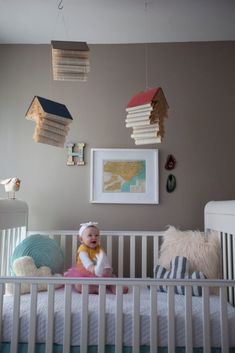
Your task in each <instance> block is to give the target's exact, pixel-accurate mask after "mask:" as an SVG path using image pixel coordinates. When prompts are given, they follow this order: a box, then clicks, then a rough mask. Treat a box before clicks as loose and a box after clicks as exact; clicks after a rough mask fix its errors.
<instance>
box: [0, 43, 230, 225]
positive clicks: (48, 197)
mask: <svg viewBox="0 0 235 353" xmlns="http://www.w3.org/2000/svg"><path fill="white" fill-rule="evenodd" d="M90 48H91V72H90V75H89V79H88V82H87V83H82V82H56V81H53V80H52V77H51V56H50V55H51V53H50V47H49V46H47V45H0V162H1V163H0V178H4V177H12V176H17V177H19V178H20V179H21V180H22V185H21V190H20V191H19V192H18V194H17V197H18V198H20V199H24V200H26V201H27V202H28V204H29V208H30V215H29V224H30V228H31V229H47V228H53V229H56V228H57V229H74V228H77V227H78V225H79V223H80V222H82V221H86V220H90V219H91V220H96V221H98V222H99V223H100V227H101V228H102V229H129V230H135V229H148V230H155V229H156V230H160V229H164V227H165V226H166V225H168V224H172V225H175V226H178V227H181V228H182V229H186V228H191V229H195V228H199V229H202V228H203V208H204V205H205V203H206V202H207V201H209V200H225V199H234V198H235V163H234V155H235V138H234V130H235V118H234V112H235V70H234V65H235V42H211V43H174V44H151V45H150V44H149V45H148V66H147V68H148V72H149V80H148V81H149V82H148V85H149V86H150V87H155V86H159V85H160V86H161V87H162V88H163V90H164V92H165V95H166V98H167V100H168V103H169V106H170V110H169V119H168V120H167V122H166V136H165V139H164V141H163V143H161V144H160V145H158V148H159V156H160V168H159V174H160V203H159V205H126V204H125V205H115V204H114V205H110V204H90V203H89V184H90V182H89V177H90V149H91V148H95V147H97V148H98V147H104V148H136V147H135V145H134V143H133V141H132V139H131V138H130V132H131V130H130V129H126V128H125V123H124V120H125V106H126V104H127V102H128V100H129V99H130V98H131V96H132V95H133V94H134V93H136V92H138V91H140V90H143V89H145V78H146V77H145V61H144V58H145V46H144V45H91V46H90ZM34 95H40V96H42V97H45V98H48V99H52V100H55V101H58V102H61V103H65V104H66V105H67V107H68V109H69V111H70V112H71V114H72V116H73V118H74V122H73V124H72V125H71V130H70V133H69V140H70V141H74V142H77V141H83V142H85V143H86V149H85V161H86V165H85V166H84V167H68V166H66V150H65V149H60V148H55V147H51V146H48V145H43V144H36V143H34V142H33V140H32V135H33V130H34V123H33V122H30V121H27V120H26V119H25V118H24V116H25V112H26V110H27V108H28V106H29V104H30V102H31V100H32V98H33V96H34ZM140 147H141V148H155V146H154V145H148V146H145V147H144V146H140ZM169 153H172V154H173V155H174V156H175V157H176V159H177V167H176V169H175V171H174V174H175V176H176V178H177V188H176V190H175V192H173V193H172V194H168V193H167V192H166V188H165V185H166V179H167V175H168V174H169V173H168V172H167V171H166V170H165V169H164V164H165V161H166V157H167V155H168V154H169ZM0 197H5V195H4V192H3V188H1V189H0Z"/></svg>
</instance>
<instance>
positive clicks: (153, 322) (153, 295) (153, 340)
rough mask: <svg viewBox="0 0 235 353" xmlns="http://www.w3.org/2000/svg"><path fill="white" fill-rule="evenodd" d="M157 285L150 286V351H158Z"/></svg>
mask: <svg viewBox="0 0 235 353" xmlns="http://www.w3.org/2000/svg"><path fill="white" fill-rule="evenodd" d="M157 331H158V329H157V286H151V287H150V353H157V352H158V349H157V346H158V345H157Z"/></svg>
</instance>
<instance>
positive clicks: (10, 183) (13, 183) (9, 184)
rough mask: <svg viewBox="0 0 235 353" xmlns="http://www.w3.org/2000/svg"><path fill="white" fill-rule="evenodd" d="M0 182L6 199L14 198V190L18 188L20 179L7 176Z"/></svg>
mask: <svg viewBox="0 0 235 353" xmlns="http://www.w3.org/2000/svg"><path fill="white" fill-rule="evenodd" d="M0 184H2V185H4V187H5V191H6V192H7V197H8V199H15V192H16V191H18V190H19V189H20V179H18V178H8V179H2V180H0Z"/></svg>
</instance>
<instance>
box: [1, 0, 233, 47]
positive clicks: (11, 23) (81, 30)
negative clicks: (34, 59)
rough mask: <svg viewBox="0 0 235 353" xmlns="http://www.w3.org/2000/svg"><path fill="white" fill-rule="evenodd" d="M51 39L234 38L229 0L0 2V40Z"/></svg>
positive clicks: (35, 41)
mask: <svg viewBox="0 0 235 353" xmlns="http://www.w3.org/2000/svg"><path fill="white" fill-rule="evenodd" d="M59 7H63V8H62V9H61V10H60V9H59ZM52 39H56V40H71V41H86V42H87V43H89V44H111V43H115V44H116V43H145V42H191V41H216V40H218V41H224V40H235V0H0V43H1V44H6V43H26V44H47V43H50V42H51V40H52Z"/></svg>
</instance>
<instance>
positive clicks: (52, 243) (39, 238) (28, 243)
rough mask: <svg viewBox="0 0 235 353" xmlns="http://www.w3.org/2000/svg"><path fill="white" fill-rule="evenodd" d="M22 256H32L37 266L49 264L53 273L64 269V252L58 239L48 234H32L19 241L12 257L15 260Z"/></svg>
mask: <svg viewBox="0 0 235 353" xmlns="http://www.w3.org/2000/svg"><path fill="white" fill-rule="evenodd" d="M22 256H31V257H32V258H33V259H34V262H35V265H36V266H37V267H41V266H48V267H49V268H50V269H51V271H52V273H53V274H54V273H62V272H63V270H64V254H63V251H62V249H61V248H60V246H59V244H58V243H57V241H56V240H54V239H51V238H49V236H48V235H42V234H32V235H30V236H28V237H27V238H25V239H24V240H22V242H21V243H19V244H18V245H17V246H16V248H15V250H14V252H13V254H12V258H11V267H12V264H13V262H14V261H15V260H16V259H18V258H19V257H22Z"/></svg>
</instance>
